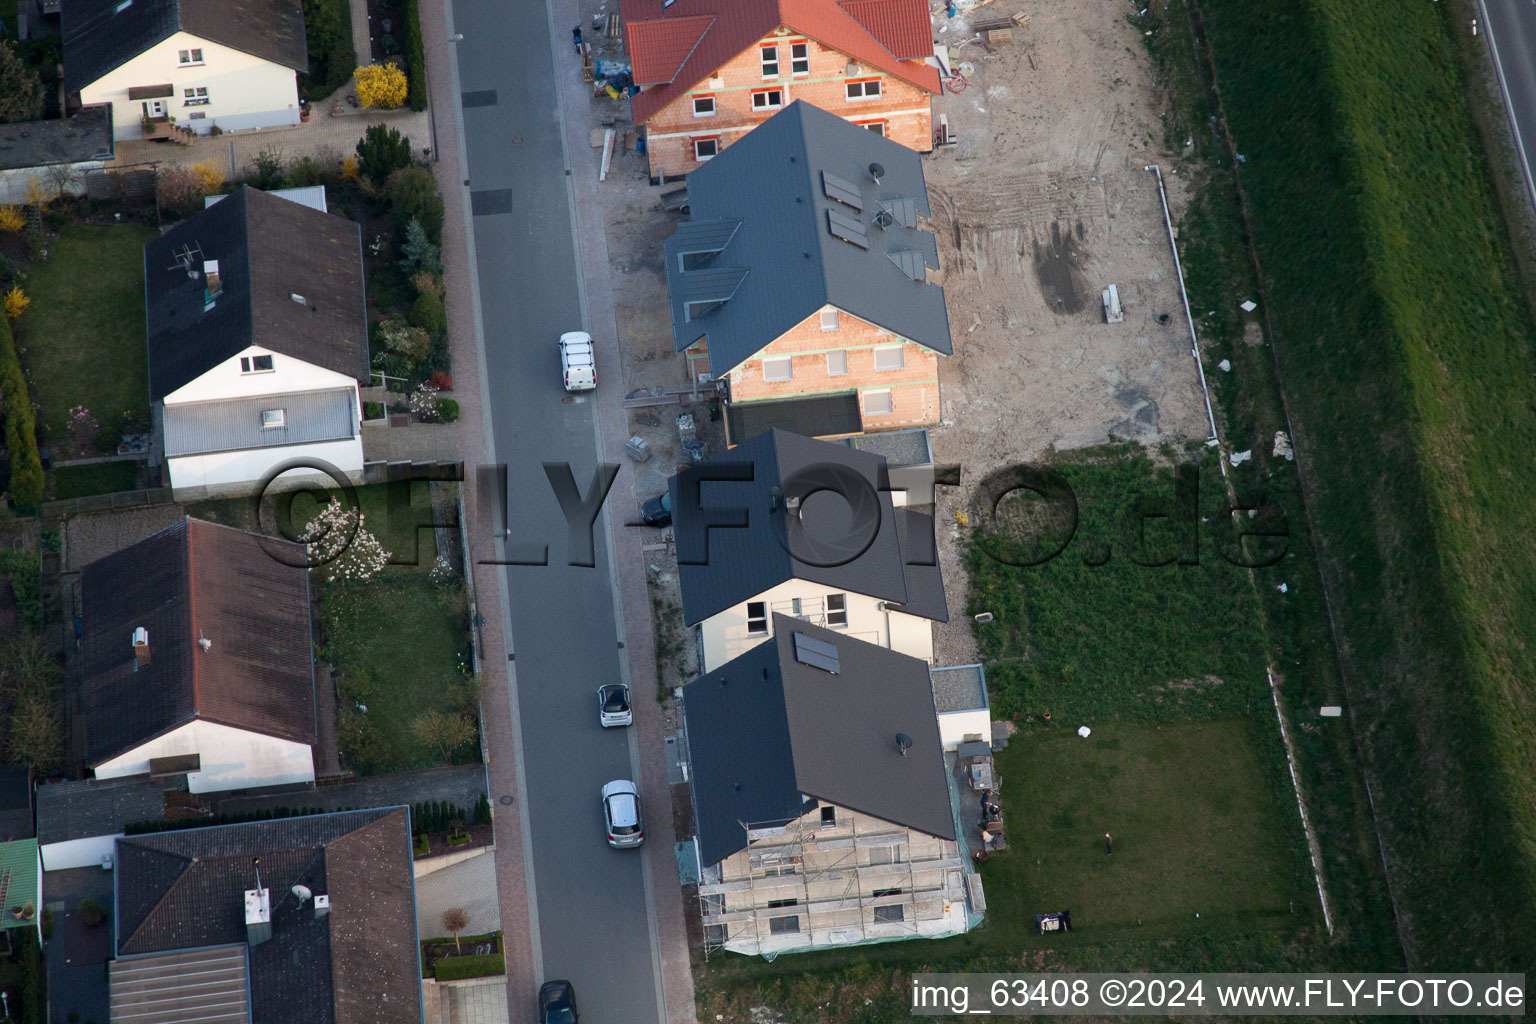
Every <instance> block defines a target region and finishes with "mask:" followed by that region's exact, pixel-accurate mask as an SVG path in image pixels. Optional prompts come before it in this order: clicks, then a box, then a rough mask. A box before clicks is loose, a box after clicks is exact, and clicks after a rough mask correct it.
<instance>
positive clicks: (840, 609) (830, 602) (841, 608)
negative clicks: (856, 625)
mask: <svg viewBox="0 0 1536 1024" xmlns="http://www.w3.org/2000/svg"><path fill="white" fill-rule="evenodd" d="M827 625H829V626H831V627H832V628H833V629H843V628H845V627H847V625H848V595H847V594H828V595H827Z"/></svg>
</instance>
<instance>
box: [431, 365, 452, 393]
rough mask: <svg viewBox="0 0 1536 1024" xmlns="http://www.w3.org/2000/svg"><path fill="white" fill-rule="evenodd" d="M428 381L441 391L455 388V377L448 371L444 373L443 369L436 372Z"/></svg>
mask: <svg viewBox="0 0 1536 1024" xmlns="http://www.w3.org/2000/svg"><path fill="white" fill-rule="evenodd" d="M427 383H428V384H431V385H432V386H433V387H434V388H436V389H437V390H439V391H452V390H453V378H452V377H450V376H448V375H447V374H446V373H443V372H442V371H441V370H439V371H438V372H437V373H434V374H433V375H432V376H431V378H429V379H428V380H427Z"/></svg>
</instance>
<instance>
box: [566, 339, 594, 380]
mask: <svg viewBox="0 0 1536 1024" xmlns="http://www.w3.org/2000/svg"><path fill="white" fill-rule="evenodd" d="M560 369H561V371H562V372H563V374H564V376H563V378H562V379H563V380H564V381H565V390H567V391H591V390H592V389H593V388H595V387H597V352H596V351H595V350H594V349H593V348H592V335H590V334H588V333H587V332H586V331H567V332H566V333H565V334H562V335H560Z"/></svg>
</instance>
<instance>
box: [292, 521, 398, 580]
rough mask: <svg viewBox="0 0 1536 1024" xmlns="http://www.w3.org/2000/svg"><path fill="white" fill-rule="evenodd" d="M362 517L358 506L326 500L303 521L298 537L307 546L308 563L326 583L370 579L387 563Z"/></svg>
mask: <svg viewBox="0 0 1536 1024" xmlns="http://www.w3.org/2000/svg"><path fill="white" fill-rule="evenodd" d="M363 519H364V516H363V512H362V510H361V509H356V508H351V507H349V506H347V505H344V504H342V503H341V502H339V501H329V502H326V503H325V504H324V505H323V506H321V508H320V511H319V513H318V514H317V515H316V516H315V517H314V518H313V519H311V520H310V521H309V522H308V523H307V524H305V527H304V532H303V533H301V534H300V535H299V539H300V540H302V541H304V542H305V543H307V544H308V545H309V557H310V564H311V565H312V566H313V568H314V569H315V571H316V572H318V573H319V574H320V577H321V578H322V579H323V580H325V581H326V582H327V583H361V582H363V581H365V580H371V579H373V577H375V576H377V575H378V574H379V573H380V572H382V571H383V570H384V567H385V566H386V565H388V564H389V552H388V551H386V550H385V549H384V545H383V544H380V543H379V539H378V538H377V537H375V536H374V535H373V534H372V533H369V532H368V530H367V529H365V528H364V526H363Z"/></svg>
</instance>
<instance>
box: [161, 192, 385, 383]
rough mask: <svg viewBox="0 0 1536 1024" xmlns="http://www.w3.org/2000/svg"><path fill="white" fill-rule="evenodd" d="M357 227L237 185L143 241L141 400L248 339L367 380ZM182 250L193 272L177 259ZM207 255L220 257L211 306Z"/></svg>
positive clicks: (205, 366)
mask: <svg viewBox="0 0 1536 1024" xmlns="http://www.w3.org/2000/svg"><path fill="white" fill-rule="evenodd" d="M361 230H362V229H361V228H360V227H359V226H358V225H357V224H356V223H354V222H353V221H349V220H346V219H344V218H341V217H336V216H333V215H331V214H328V213H321V212H319V211H318V210H312V209H309V208H308V207H306V206H302V205H300V204H299V203H295V202H292V201H290V200H287V199H283V198H281V197H279V196H274V195H271V194H269V193H266V192H260V191H257V190H256V189H252V188H242V189H241V190H240V191H239V192H236V193H235V194H233V195H232V196H230V197H229V198H228V199H226V200H224V201H223V202H220V203H215V204H214V205H213V206H210V207H208V208H207V209H205V210H203V211H202V212H201V213H198V214H197V215H195V216H193V217H189V218H187V219H186V220H184V221H182V222H181V223H180V224H177V225H176V226H175V227H173V228H171V230H169V231H167V232H166V233H165V234H164V235H162V236H160V237H159V238H157V239H155V240H154V241H152V242H150V243H149V244H148V245H146V246H145V247H144V296H145V317H146V328H147V331H148V335H149V396H150V400H151V401H156V402H158V401H159V400H160V399H162V398H164V397H165V396H166V395H168V394H170V393H171V392H173V391H175V390H176V389H177V388H179V387H181V386H182V385H183V384H186V383H187V382H188V381H192V380H195V379H197V378H198V377H200V376H201V375H202V374H204V373H206V372H207V371H208V370H210V369H212V368H213V367H214V366H216V365H218V364H219V363H222V362H224V361H225V360H227V359H230V358H233V357H234V356H236V355H239V354H240V353H241V352H243V351H244V350H245V349H247V348H248V347H250V346H252V345H256V346H259V347H261V348H263V349H267V350H269V351H271V352H275V353H278V354H279V355H280V356H290V357H292V358H295V359H301V360H303V361H304V362H306V363H312V364H314V365H315V366H321V367H324V368H325V369H328V370H334V371H336V372H337V373H342V374H346V375H347V376H349V377H352V378H354V379H358V380H366V379H367V377H368V324H367V318H366V311H365V308H364V299H363V248H362V245H363V243H362V234H361ZM188 248H190V249H191V250H192V251H193V254H194V255H193V266H192V269H193V270H195V271H197V272H198V273H199V276H198V277H197V278H195V279H194V278H190V277H188V276H187V271H186V269H184V268H183V267H182V266H180V265H178V254H180V253H184V252H185V251H186V250H187V249H188ZM209 260H217V261H218V264H219V277H220V279H221V282H222V290H221V291H220V293H219V294H218V296H217V297H216V298H214V300H213V308H212V309H208V308H207V301H206V282H205V279H204V278H203V277H202V276H201V272H202V270H203V263H204V262H205V261H209ZM294 296H299V297H301V298H302V299H303V300H304V301H303V302H299V301H297V300H296V299H295V298H294Z"/></svg>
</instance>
